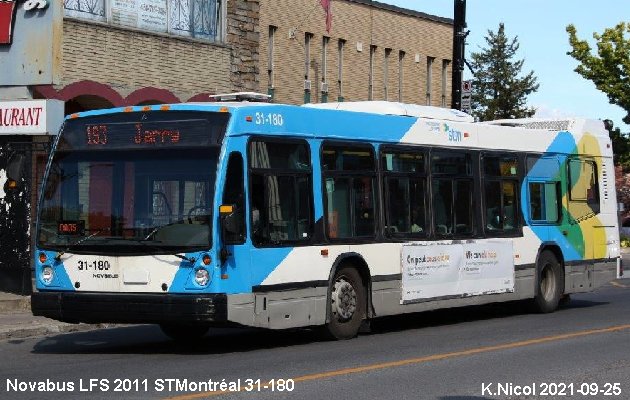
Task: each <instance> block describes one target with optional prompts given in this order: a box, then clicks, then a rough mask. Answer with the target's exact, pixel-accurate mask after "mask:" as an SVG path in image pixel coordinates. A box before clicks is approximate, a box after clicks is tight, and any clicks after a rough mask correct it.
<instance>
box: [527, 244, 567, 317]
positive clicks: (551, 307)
mask: <svg viewBox="0 0 630 400" xmlns="http://www.w3.org/2000/svg"><path fill="white" fill-rule="evenodd" d="M537 273H538V279H537V282H536V297H534V308H535V309H536V311H538V312H541V313H550V312H553V311H555V310H556V309H557V308H558V304H559V303H560V298H561V297H562V295H563V294H564V273H563V271H562V266H561V265H560V263H559V262H558V259H557V258H556V256H555V255H554V254H553V253H552V252H550V251H543V253H542V254H541V255H540V258H539V259H538V266H537Z"/></svg>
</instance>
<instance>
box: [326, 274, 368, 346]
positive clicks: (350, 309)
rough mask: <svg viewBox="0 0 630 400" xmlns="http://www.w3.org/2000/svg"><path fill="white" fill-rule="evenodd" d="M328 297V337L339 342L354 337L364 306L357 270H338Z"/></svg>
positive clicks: (361, 285)
mask: <svg viewBox="0 0 630 400" xmlns="http://www.w3.org/2000/svg"><path fill="white" fill-rule="evenodd" d="M328 295H329V296H328V297H329V300H328V307H329V309H328V311H329V316H330V321H329V322H328V323H327V324H326V331H327V333H328V335H330V336H332V337H333V338H334V339H340V340H343V339H351V338H353V337H355V336H356V335H357V333H359V328H360V327H361V322H362V320H363V318H364V316H365V304H366V300H365V299H366V295H365V286H364V284H363V280H362V279H361V276H360V275H359V273H358V272H357V270H356V269H355V268H353V267H350V266H345V267H343V268H341V269H340V270H338V271H337V272H336V273H335V277H334V278H333V281H332V285H331V287H330V289H329V293H328Z"/></svg>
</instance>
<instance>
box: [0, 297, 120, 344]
mask: <svg viewBox="0 0 630 400" xmlns="http://www.w3.org/2000/svg"><path fill="white" fill-rule="evenodd" d="M109 326H112V324H68V323H65V322H59V321H55V320H52V319H49V318H45V317H35V316H33V314H31V298H30V296H19V295H16V294H11V293H3V292H0V340H6V339H23V338H27V337H32V336H46V335H55V334H59V333H68V332H82V331H89V330H93V329H101V328H107V327H109Z"/></svg>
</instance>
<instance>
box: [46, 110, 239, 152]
mask: <svg viewBox="0 0 630 400" xmlns="http://www.w3.org/2000/svg"><path fill="white" fill-rule="evenodd" d="M228 118H229V114H226V113H202V112H186V111H182V112H179V111H166V112H148V113H120V114H106V115H99V116H94V117H86V118H78V119H71V120H69V121H67V122H66V124H65V126H64V128H63V130H62V132H61V138H60V140H59V144H58V145H57V150H61V151H63V150H113V149H118V150H123V149H158V148H170V147H199V146H218V145H220V144H221V140H222V138H223V135H224V133H225V127H226V126H227V120H228Z"/></svg>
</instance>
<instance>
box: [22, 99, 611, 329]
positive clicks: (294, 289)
mask: <svg viewBox="0 0 630 400" xmlns="http://www.w3.org/2000/svg"><path fill="white" fill-rule="evenodd" d="M616 204H617V203H616V195H615V188H614V170H613V160H612V148H611V141H610V139H609V137H608V133H607V131H606V130H605V129H604V127H603V124H602V123H601V121H590V120H583V119H567V120H562V121H540V120H509V121H495V122H492V123H475V122H474V121H473V120H472V118H471V117H470V116H468V115H466V114H464V113H461V112H458V111H453V110H446V109H439V108H432V107H423V106H415V105H405V104H400V103H388V102H357V103H335V104H322V105H311V106H308V107H303V106H302V107H298V106H290V105H280V104H270V103H256V102H227V103H220V102H217V103H204V104H173V105H155V106H137V107H127V108H117V109H111V110H98V111H89V112H84V113H79V114H73V115H71V116H69V117H68V118H67V119H66V121H65V123H64V125H63V128H62V130H61V132H60V134H59V137H58V138H57V141H56V143H55V145H54V149H53V151H52V154H51V157H50V160H49V163H48V166H47V172H46V176H45V180H44V183H43V188H42V195H41V199H40V203H39V208H38V223H37V233H36V248H35V251H34V257H35V281H36V289H37V290H36V291H35V293H33V297H32V309H33V313H34V314H36V315H43V316H46V317H50V318H54V319H57V320H61V321H67V322H88V323H100V322H113V323H117V322H118V323H155V324H159V325H160V326H161V327H162V329H163V331H164V332H165V333H166V334H168V335H169V336H171V337H174V338H190V337H195V336H201V335H203V334H205V332H206V331H207V330H208V328H209V327H211V326H229V325H236V326H252V327H264V328H271V329H284V328H295V327H315V326H323V327H325V330H326V331H327V332H328V333H329V334H330V335H331V336H333V337H335V338H342V339H343V338H350V337H353V336H355V335H356V334H357V332H358V330H359V328H360V325H361V323H362V321H364V320H369V319H371V318H375V317H380V316H386V315H394V314H403V313H412V312H419V311H424V310H431V309H438V308H446V307H457V306H465V305H475V304H484V303H490V302H502V301H509V300H518V299H532V304H534V305H535V307H537V308H538V310H539V311H541V312H551V311H554V310H555V309H556V308H557V306H558V304H559V302H560V301H561V299H563V298H566V297H567V296H568V295H569V294H571V293H576V292H585V291H591V290H593V289H595V288H596V287H599V286H601V285H603V284H604V283H606V282H608V281H610V280H612V279H614V278H615V277H616V276H617V275H618V274H620V273H621V269H622V268H621V261H620V251H619V233H618V226H617V214H616Z"/></svg>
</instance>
